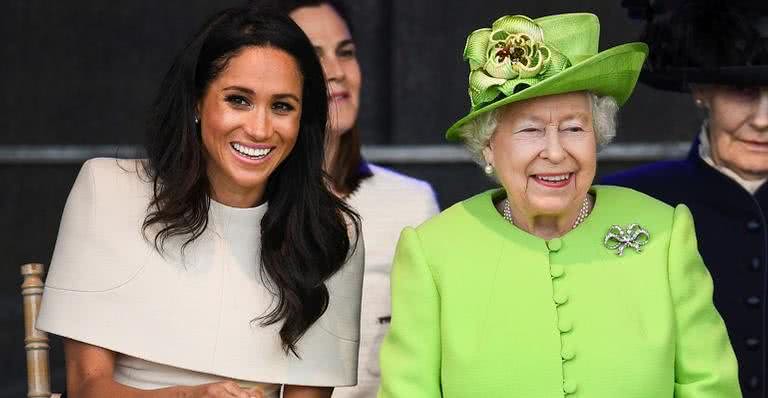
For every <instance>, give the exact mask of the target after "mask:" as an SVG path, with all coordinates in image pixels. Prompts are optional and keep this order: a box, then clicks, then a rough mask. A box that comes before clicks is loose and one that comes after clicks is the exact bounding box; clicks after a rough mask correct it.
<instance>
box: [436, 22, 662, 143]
mask: <svg viewBox="0 0 768 398" xmlns="http://www.w3.org/2000/svg"><path fill="white" fill-rule="evenodd" d="M599 37H600V21H599V20H598V19H597V16H595V15H593V14H586V13H578V14H560V15H550V16H547V17H542V18H538V19H530V18H528V17H526V16H523V15H514V16H513V15H507V16H503V17H501V18H499V19H497V20H496V22H494V23H493V25H492V26H491V27H490V28H484V29H478V30H476V31H474V32H472V33H471V34H470V35H469V37H468V38H467V44H466V46H465V47H464V59H466V60H467V61H469V68H470V73H469V99H470V101H471V104H472V109H471V110H470V112H469V114H468V115H467V116H465V117H463V118H462V119H461V120H459V121H458V122H456V123H455V124H454V125H453V126H451V128H449V129H448V133H447V134H446V138H447V139H448V140H450V141H457V140H460V139H461V137H460V135H459V128H460V127H461V126H463V125H464V124H466V123H467V122H469V121H470V120H472V119H474V118H475V117H477V116H478V115H480V114H483V113H485V112H489V111H492V110H494V109H496V108H498V107H500V106H503V105H506V104H509V103H511V102H515V101H522V100H526V99H530V98H535V97H543V96H546V95H552V94H562V93H568V92H573V91H591V92H594V93H595V94H598V95H603V96H611V97H613V98H614V99H615V100H616V102H617V103H618V104H619V105H623V104H624V103H625V102H626V101H627V99H628V98H629V96H630V94H632V90H633V89H634V87H635V83H636V82H637V78H638V75H639V74H640V70H641V68H642V66H643V61H644V60H645V56H646V55H647V54H648V46H646V45H645V43H628V44H623V45H620V46H617V47H613V48H611V49H608V50H605V51H602V52H599V53H598V52H597V45H598V40H599Z"/></svg>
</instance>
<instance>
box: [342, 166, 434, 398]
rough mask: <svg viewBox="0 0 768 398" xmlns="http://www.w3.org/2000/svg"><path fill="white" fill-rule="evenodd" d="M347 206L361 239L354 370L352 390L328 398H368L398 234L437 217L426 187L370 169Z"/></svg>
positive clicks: (375, 379) (375, 384)
mask: <svg viewBox="0 0 768 398" xmlns="http://www.w3.org/2000/svg"><path fill="white" fill-rule="evenodd" d="M370 168H371V171H372V172H373V176H371V177H369V178H367V179H365V180H363V181H362V183H361V184H360V186H359V187H358V189H357V190H356V191H355V192H354V194H352V195H351V196H350V197H349V199H348V200H347V202H348V203H349V205H350V206H352V207H353V208H354V209H355V210H357V212H358V213H359V214H360V217H361V219H362V223H363V236H365V276H364V277H363V304H362V315H361V330H360V368H359V371H358V380H357V381H358V384H357V386H356V387H345V388H337V389H335V390H334V392H333V397H334V398H373V397H375V396H376V392H377V391H378V388H379V378H380V373H381V372H380V371H379V346H380V345H381V342H382V340H383V339H384V335H385V334H386V332H387V330H388V329H389V322H388V321H387V319H388V317H389V316H390V314H391V313H392V311H391V309H390V307H391V306H390V294H389V272H390V270H391V268H392V260H393V258H394V255H395V246H397V240H398V238H399V237H400V231H402V230H403V228H404V227H406V226H412V227H415V226H418V225H419V224H421V223H422V222H424V221H426V220H427V219H428V218H430V217H432V216H434V215H436V214H437V213H439V212H440V209H439V207H438V204H437V200H436V199H435V193H434V192H433V191H432V187H430V185H429V184H427V183H426V182H424V181H420V180H417V179H414V178H410V177H406V176H403V175H401V174H398V173H396V172H394V171H392V170H388V169H385V168H383V167H379V166H376V165H370Z"/></svg>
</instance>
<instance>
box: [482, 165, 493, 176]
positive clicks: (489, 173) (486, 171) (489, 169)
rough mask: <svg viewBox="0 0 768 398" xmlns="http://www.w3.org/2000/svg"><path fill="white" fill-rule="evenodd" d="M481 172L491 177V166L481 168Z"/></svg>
mask: <svg viewBox="0 0 768 398" xmlns="http://www.w3.org/2000/svg"><path fill="white" fill-rule="evenodd" d="M483 171H485V174H487V175H492V174H493V165H491V164H490V163H488V164H486V165H485V167H484V168H483Z"/></svg>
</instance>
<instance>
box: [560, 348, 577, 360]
mask: <svg viewBox="0 0 768 398" xmlns="http://www.w3.org/2000/svg"><path fill="white" fill-rule="evenodd" d="M560 357H561V358H563V361H570V360H571V359H573V358H575V357H576V353H575V352H573V350H572V349H570V348H568V347H563V349H562V351H560Z"/></svg>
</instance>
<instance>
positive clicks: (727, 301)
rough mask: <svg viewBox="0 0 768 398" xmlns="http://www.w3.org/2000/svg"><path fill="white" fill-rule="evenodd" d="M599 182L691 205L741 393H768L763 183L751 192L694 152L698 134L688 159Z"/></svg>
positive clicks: (752, 397) (767, 190)
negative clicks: (735, 359) (732, 354)
mask: <svg viewBox="0 0 768 398" xmlns="http://www.w3.org/2000/svg"><path fill="white" fill-rule="evenodd" d="M601 183H602V184H608V185H620V186H625V187H629V188H633V189H635V190H638V191H640V192H644V193H646V194H648V195H651V196H653V197H655V198H657V199H659V200H662V201H664V202H666V203H668V204H670V205H676V204H678V203H684V204H685V205H687V206H688V208H690V210H691V213H693V219H694V223H695V224H696V236H697V238H698V241H699V251H700V252H701V255H702V257H703V258H704V263H705V264H706V265H707V267H708V268H709V271H710V273H711V274H712V278H713V280H714V285H715V292H714V301H715V306H716V307H717V309H718V310H719V311H720V314H721V315H722V317H723V319H724V320H725V324H726V327H727V328H728V334H729V335H730V338H731V343H732V344H733V349H734V351H735V352H736V357H737V359H738V360H739V379H740V382H741V387H742V390H743V394H744V398H758V397H759V398H764V397H766V386H765V383H766V381H767V380H768V374H767V373H766V343H767V342H768V341H767V340H766V337H767V336H766V319H768V318H767V317H766V314H767V313H766V300H768V296H767V295H766V289H768V282H767V281H768V279H767V276H768V273H766V266H767V265H768V239H767V238H766V228H767V227H768V226H767V225H766V212H767V211H768V184H765V185H763V186H762V187H760V189H759V190H758V191H757V192H755V194H754V195H751V194H750V193H749V192H748V191H746V190H745V189H744V188H742V187H741V186H740V185H739V184H738V183H736V182H735V181H733V180H732V179H730V178H728V177H726V176H725V175H723V174H722V173H720V172H718V171H717V170H715V169H714V168H712V167H711V166H710V165H708V164H707V163H706V162H704V160H702V159H701V158H700V157H699V141H698V139H696V140H695V141H694V143H693V147H692V148H691V151H690V153H689V154H688V158H687V159H685V160H679V161H666V162H658V163H652V164H649V165H646V166H642V167H638V168H635V169H631V170H629V171H625V172H622V173H619V174H614V175H611V176H608V177H605V178H603V179H602V181H601Z"/></svg>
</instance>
